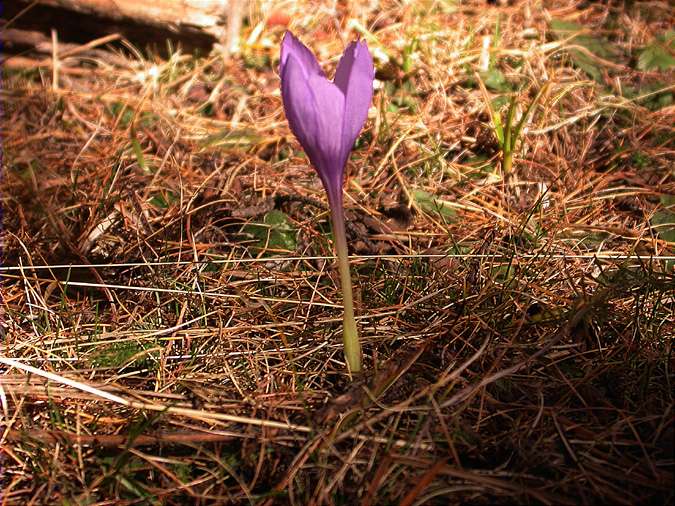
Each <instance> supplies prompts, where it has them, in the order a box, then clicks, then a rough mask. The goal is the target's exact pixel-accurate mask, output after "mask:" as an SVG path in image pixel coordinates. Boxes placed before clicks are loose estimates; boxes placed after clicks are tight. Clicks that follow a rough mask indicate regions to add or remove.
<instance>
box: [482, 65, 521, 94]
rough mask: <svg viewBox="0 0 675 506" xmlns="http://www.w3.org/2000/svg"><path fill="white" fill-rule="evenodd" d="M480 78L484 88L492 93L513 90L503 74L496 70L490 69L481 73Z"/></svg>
mask: <svg viewBox="0 0 675 506" xmlns="http://www.w3.org/2000/svg"><path fill="white" fill-rule="evenodd" d="M480 77H481V79H483V82H484V83H485V87H486V88H488V89H490V90H492V91H497V92H500V93H506V92H509V91H512V90H513V87H512V86H511V84H510V83H509V82H508V81H507V80H506V76H504V73H503V72H502V71H501V70H499V69H497V68H490V69H489V70H488V71H487V72H481V73H480Z"/></svg>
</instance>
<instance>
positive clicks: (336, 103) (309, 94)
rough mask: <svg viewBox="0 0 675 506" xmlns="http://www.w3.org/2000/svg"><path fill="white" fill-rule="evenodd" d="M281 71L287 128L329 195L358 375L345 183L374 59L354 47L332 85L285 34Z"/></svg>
mask: <svg viewBox="0 0 675 506" xmlns="http://www.w3.org/2000/svg"><path fill="white" fill-rule="evenodd" d="M279 70H280V74H281V96H282V98H283V102H284V110H285V111H286V118H287V119H288V124H289V125H290V127H291V130H292V131H293V133H294V134H295V136H296V137H297V138H298V140H299V141H300V144H301V145H302V147H303V148H304V150H305V152H306V153H307V156H308V157H309V160H310V161H311V162H312V165H313V166H314V168H315V169H316V171H317V173H318V174H319V177H320V178H321V182H322V183H323V186H324V188H325V189H326V193H327V194H328V203H329V204H330V209H331V217H332V221H333V236H334V238H335V249H336V250H337V256H338V266H339V268H340V278H341V283H342V298H343V302H344V308H345V316H344V343H345V355H346V358H347V364H348V365H349V369H350V370H351V371H352V372H358V371H360V370H361V347H360V344H359V340H358V333H357V330H356V322H355V320H354V309H353V303H352V286H351V277H350V275H349V261H348V251H347V239H346V235H345V226H344V211H343V207H342V183H343V180H344V171H345V167H346V165H347V160H348V159H349V153H350V152H351V150H352V147H353V146H354V141H355V140H356V138H357V137H358V135H359V132H360V131H361V128H362V127H363V124H364V123H365V121H366V118H367V117H368V109H369V108H370V103H371V101H372V98H373V79H374V77H375V68H374V66H373V58H372V57H371V55H370V52H369V51H368V46H367V45H366V43H365V41H356V42H352V43H351V44H350V45H349V46H348V47H347V49H346V50H345V52H344V54H343V55H342V58H341V59H340V63H339V64H338V67H337V71H336V72H335V79H334V80H333V81H329V80H328V79H327V78H326V74H324V72H323V70H321V67H320V66H319V63H318V62H317V61H316V58H315V57H314V55H313V54H312V52H311V51H310V50H309V49H307V47H306V46H305V45H304V44H302V42H300V41H299V40H298V39H297V38H296V37H295V36H294V35H293V34H292V33H291V32H286V35H285V36H284V40H283V42H282V44H281V63H280V67H279Z"/></svg>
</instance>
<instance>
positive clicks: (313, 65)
mask: <svg viewBox="0 0 675 506" xmlns="http://www.w3.org/2000/svg"><path fill="white" fill-rule="evenodd" d="M290 55H293V56H294V57H295V58H296V60H297V62H298V63H300V67H301V68H302V70H303V73H304V75H305V77H306V78H308V77H309V75H310V74H318V75H320V76H325V75H326V74H324V72H323V70H321V66H320V65H319V62H318V61H316V58H315V57H314V55H313V54H312V52H311V51H310V50H309V49H308V48H307V46H305V45H304V44H303V43H302V42H300V41H299V40H298V39H297V38H296V37H295V36H294V35H293V34H292V33H291V32H286V34H285V35H284V40H283V41H282V42H281V57H280V63H279V67H280V71H281V73H283V71H284V67H285V66H286V62H287V61H288V57H289V56H290Z"/></svg>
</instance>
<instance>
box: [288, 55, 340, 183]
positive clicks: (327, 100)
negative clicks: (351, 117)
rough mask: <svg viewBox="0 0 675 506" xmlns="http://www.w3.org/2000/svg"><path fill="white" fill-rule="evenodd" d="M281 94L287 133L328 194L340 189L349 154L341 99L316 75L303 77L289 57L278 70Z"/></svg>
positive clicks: (297, 62)
mask: <svg viewBox="0 0 675 506" xmlns="http://www.w3.org/2000/svg"><path fill="white" fill-rule="evenodd" d="M281 95H282V98H283V101H284V110H285V111H286V117H287V118H288V124H289V125H290V127H291V130H292V131H293V133H294V134H295V136H296V137H297V138H298V141H300V144H301V145H302V147H303V148H304V150H305V152H306V153H307V155H308V156H309V159H310V161H311V162H312V165H314V167H315V168H316V170H317V172H318V173H319V176H320V177H321V181H322V182H323V184H324V186H325V187H326V190H328V191H329V193H332V192H334V191H335V189H336V188H337V189H341V188H342V174H343V168H344V164H345V162H346V159H347V156H348V155H349V152H348V151H347V152H346V153H345V151H344V149H343V143H342V136H341V133H342V124H343V117H344V109H345V98H344V95H343V94H342V92H341V91H340V90H339V89H338V87H337V86H335V84H333V83H331V82H330V81H328V79H326V78H325V77H323V76H322V75H318V74H316V73H312V74H310V75H309V78H305V67H304V65H303V63H302V62H301V61H300V60H299V59H297V58H296V57H295V54H294V53H292V54H289V55H288V56H287V58H286V62H285V65H284V67H283V69H282V71H281Z"/></svg>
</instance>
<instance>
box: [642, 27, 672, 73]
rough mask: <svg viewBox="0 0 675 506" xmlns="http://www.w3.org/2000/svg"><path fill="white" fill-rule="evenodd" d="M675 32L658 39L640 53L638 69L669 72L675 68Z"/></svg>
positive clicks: (667, 33)
mask: <svg viewBox="0 0 675 506" xmlns="http://www.w3.org/2000/svg"><path fill="white" fill-rule="evenodd" d="M674 53H675V31H673V30H671V31H669V32H666V33H665V34H663V35H660V36H658V37H656V39H655V40H654V42H652V43H651V44H650V45H648V46H646V47H645V48H644V49H643V50H642V52H641V53H640V57H639V58H638V62H637V68H638V69H640V70H660V71H662V72H665V71H668V70H670V69H672V68H673V67H675V56H674Z"/></svg>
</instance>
